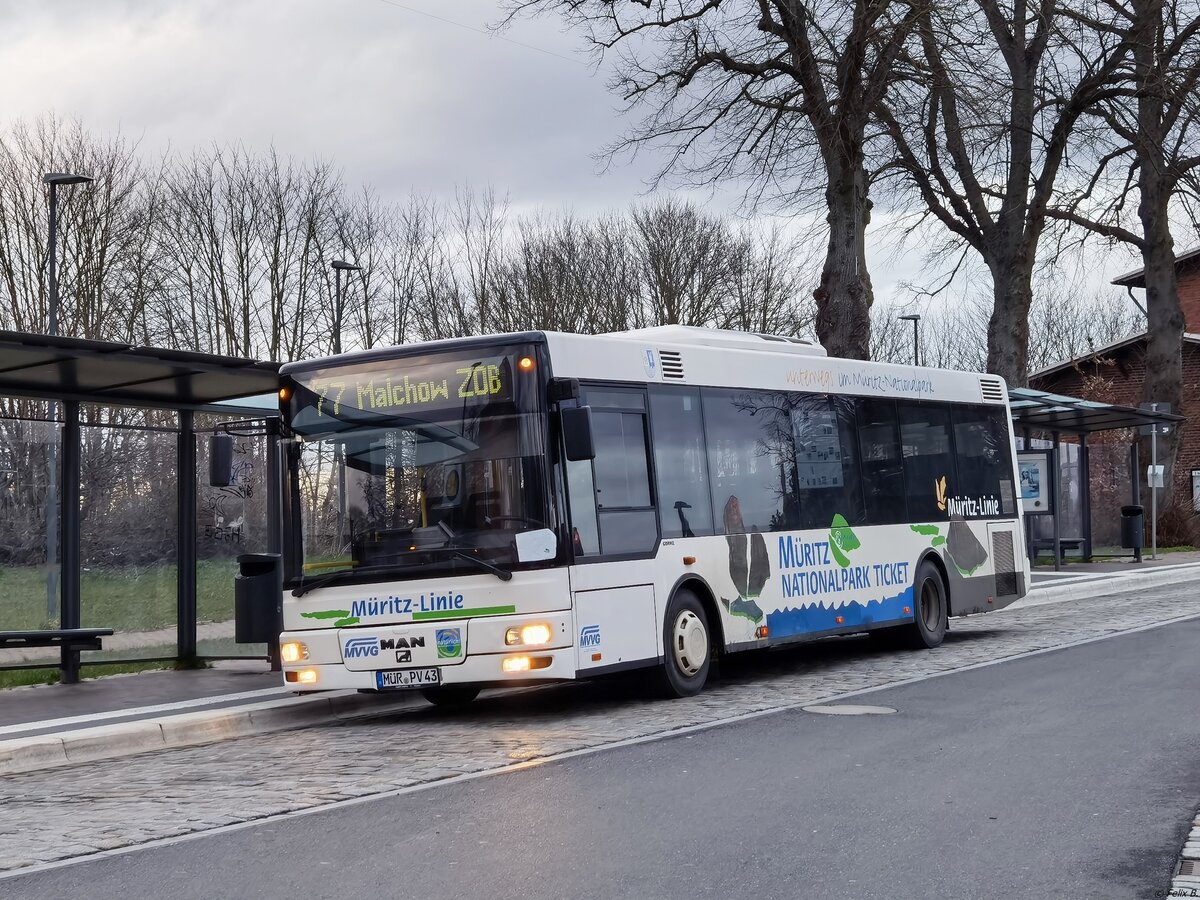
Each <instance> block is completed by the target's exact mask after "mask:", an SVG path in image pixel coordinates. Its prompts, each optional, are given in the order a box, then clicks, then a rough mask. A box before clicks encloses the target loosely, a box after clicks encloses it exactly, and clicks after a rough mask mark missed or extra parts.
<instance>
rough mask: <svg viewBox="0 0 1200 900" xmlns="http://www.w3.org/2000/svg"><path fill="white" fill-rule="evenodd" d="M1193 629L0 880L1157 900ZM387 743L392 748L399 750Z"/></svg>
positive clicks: (1178, 774) (103, 893) (1197, 636)
mask: <svg viewBox="0 0 1200 900" xmlns="http://www.w3.org/2000/svg"><path fill="white" fill-rule="evenodd" d="M1198 645H1200V620H1191V621H1188V622H1185V623H1182V624H1176V625H1172V626H1167V627H1163V628H1156V629H1152V630H1149V631H1145V632H1140V633H1136V634H1130V635H1125V636H1122V637H1118V638H1113V639H1109V640H1103V641H1099V642H1097V643H1093V644H1088V645H1084V646H1080V647H1075V648H1070V649H1066V650H1060V651H1055V652H1052V653H1046V654H1042V655H1037V656H1032V657H1026V658H1021V659H1017V660H1013V661H1010V662H1006V663H1001V664H998V665H994V666H988V667H985V668H980V669H976V670H971V671H966V672H960V673H957V674H952V675H947V676H943V677H939V678H932V679H928V680H924V681H921V682H918V683H914V684H909V685H906V686H902V687H898V688H890V689H887V690H881V691H877V692H874V693H870V694H867V695H865V696H863V697H861V698H858V699H856V700H853V701H849V702H854V703H869V704H872V705H881V706H888V707H893V708H895V709H896V710H898V712H897V713H896V714H894V715H886V716H884V715H874V716H860V717H849V716H822V715H814V714H811V713H805V712H799V711H797V712H785V713H778V714H774V715H769V716H765V717H762V718H758V719H752V720H748V721H743V722H739V723H736V724H733V725H729V726H724V727H718V728H714V729H711V730H707V731H702V732H697V733H694V734H691V735H689V736H682V737H675V738H670V739H665V740H660V741H655V742H651V743H644V744H638V745H632V746H626V747H622V748H617V749H611V750H607V751H601V752H598V753H594V754H590V755H584V756H578V757H574V758H571V759H566V760H562V761H560V762H553V763H547V764H545V765H541V766H536V767H532V768H528V769H525V770H523V771H519V772H510V773H505V774H500V775H497V776H491V777H485V778H479V779H475V780H470V781H460V782H456V783H447V784H443V785H440V786H434V787H432V788H429V789H426V790H423V791H419V792H415V793H410V794H406V795H402V796H398V797H391V798H385V799H379V800H372V801H369V802H366V803H361V804H358V805H352V806H345V807H342V808H337V809H330V810H326V811H322V812H318V813H315V814H312V815H306V816H301V817H296V818H291V819H282V820H275V821H268V822H265V823H263V824H260V825H255V826H252V827H248V828H243V829H240V830H234V831H228V832H223V833H216V834H211V835H209V836H204V837H200V838H198V839H194V840H188V841H183V842H180V843H176V844H171V845H166V846H158V847H153V848H148V849H143V850H139V851H135V852H133V853H129V854H124V855H120V856H113V857H109V858H105V859H99V860H94V861H91V862H84V863H79V864H75V865H71V866H67V867H65V868H60V869H54V870H50V871H44V872H40V873H34V874H30V875H26V876H21V877H18V878H15V879H11V880H5V881H0V896H2V897H4V898H6V900H18V898H20V900H24V898H30V900H33V898H47V900H50V898H53V900H60V898H68V897H70V898H73V897H86V898H90V900H101V898H127V897H146V898H155V900H168V898H206V900H209V898H225V897H231V898H233V897H236V898H241V897H247V898H249V897H254V898H260V897H261V898H288V900H295V898H324V897H329V898H366V897H378V898H393V897H395V898H400V897H414V898H417V897H420V898H443V897H444V898H455V900H459V898H472V897H484V898H509V897H513V898H517V897H519V898H522V900H535V898H563V897H580V898H583V897H587V898H593V897H597V898H602V897H631V898H654V897H672V898H675V897H687V898H695V897H753V898H755V900H763V898H774V897H779V898H808V897H812V898H888V900H897V898H942V897H946V898H956V900H965V898H976V897H978V898H1000V897H1004V898H1025V897H1029V898H1033V897H1036V898H1093V897H1103V898H1108V897H1112V898H1132V897H1147V898H1149V897H1156V896H1157V897H1162V896H1165V893H1166V889H1167V887H1168V884H1169V879H1170V875H1171V871H1172V867H1173V865H1174V861H1175V859H1176V857H1177V855H1178V851H1179V848H1180V846H1181V845H1182V842H1183V837H1184V835H1185V833H1186V830H1187V827H1188V824H1189V823H1190V820H1191V818H1192V815H1193V814H1194V811H1195V807H1196V806H1197V804H1200V691H1198V690H1197V686H1198V685H1200V653H1197V650H1196V648H1197V646H1198ZM396 739H397V743H398V744H400V743H402V742H403V739H404V736H403V734H402V733H400V732H398V733H397V735H396Z"/></svg>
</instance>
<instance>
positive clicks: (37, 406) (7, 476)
mask: <svg viewBox="0 0 1200 900" xmlns="http://www.w3.org/2000/svg"><path fill="white" fill-rule="evenodd" d="M46 407H47V404H45V403H34V402H31V401H15V400H0V416H2V417H0V630H4V631H32V630H36V629H39V628H46V627H55V626H57V625H58V618H59V589H60V584H59V575H60V572H59V560H60V559H61V556H60V553H61V548H59V547H58V546H57V540H54V541H52V542H50V543H48V542H47V535H48V524H49V523H51V522H54V523H57V521H58V516H57V510H56V511H55V514H54V515H53V516H51V515H50V514H49V511H48V510H49V502H50V498H51V496H52V495H54V494H56V493H57V494H58V496H61V493H59V492H58V488H59V486H60V485H61V482H60V480H59V479H60V478H61V471H60V459H61V446H62V444H61V442H62V426H61V424H60V423H58V422H54V421H49V420H47V419H46V418H45V416H46V413H47V409H46ZM50 556H53V557H54V564H53V565H48V564H47V559H48V558H49V557H50ZM57 659H58V651H57V650H55V649H52V648H42V647H39V648H30V649H28V650H0V666H4V665H19V664H22V663H31V662H41V661H43V660H45V661H49V662H56V661H57Z"/></svg>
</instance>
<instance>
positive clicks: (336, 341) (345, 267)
mask: <svg viewBox="0 0 1200 900" xmlns="http://www.w3.org/2000/svg"><path fill="white" fill-rule="evenodd" d="M330 265H331V266H332V267H333V290H334V298H335V299H334V304H333V352H334V353H341V352H342V312H343V310H342V273H343V272H357V271H359V269H361V268H362V267H361V266H356V265H354V264H353V263H348V262H346V261H345V260H343V259H335V260H334V261H333V262H331V263H330Z"/></svg>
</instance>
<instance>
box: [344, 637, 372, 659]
mask: <svg viewBox="0 0 1200 900" xmlns="http://www.w3.org/2000/svg"><path fill="white" fill-rule="evenodd" d="M343 653H344V655H345V657H346V659H358V658H364V659H365V658H366V657H368V656H378V655H379V639H378V638H373V637H359V638H350V640H348V641H346V649H345V650H344V651H343Z"/></svg>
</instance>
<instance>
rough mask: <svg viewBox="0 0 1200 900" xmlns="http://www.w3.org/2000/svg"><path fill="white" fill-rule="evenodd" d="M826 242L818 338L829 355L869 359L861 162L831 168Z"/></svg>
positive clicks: (866, 206)
mask: <svg viewBox="0 0 1200 900" xmlns="http://www.w3.org/2000/svg"><path fill="white" fill-rule="evenodd" d="M825 202H826V205H827V207H828V214H827V216H826V221H828V222H829V246H828V248H827V250H826V253H825V265H824V267H823V268H822V269H821V285H820V287H818V288H817V289H816V290H815V291H813V296H814V297H815V298H816V301H817V322H816V324H817V338H818V339H819V340H820V342H821V345H822V346H823V347H824V348H825V350H826V352H827V353H829V355H830V356H841V357H845V358H847V359H868V358H869V357H870V343H871V304H872V303H873V302H874V300H875V295H874V292H873V291H872V289H871V276H870V275H869V274H868V272H867V260H866V231H867V224H868V223H869V222H870V220H871V201H870V199H869V198H868V196H867V173H866V169H865V168H864V167H863V166H862V165H861V164H858V165H848V166H846V167H845V168H844V169H843V170H842V172H840V173H838V174H836V175H835V174H834V173H833V172H830V178H829V186H828V188H826V190H825Z"/></svg>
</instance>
